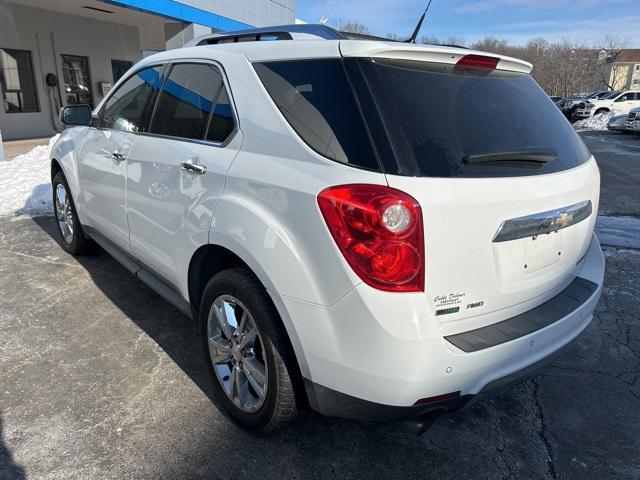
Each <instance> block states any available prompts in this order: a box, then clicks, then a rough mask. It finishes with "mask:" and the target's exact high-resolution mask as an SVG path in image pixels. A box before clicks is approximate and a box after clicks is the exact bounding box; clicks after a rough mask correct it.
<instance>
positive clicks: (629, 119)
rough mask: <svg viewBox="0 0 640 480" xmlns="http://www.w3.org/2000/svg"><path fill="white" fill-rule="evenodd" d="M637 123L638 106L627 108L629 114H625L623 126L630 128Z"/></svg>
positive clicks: (639, 109) (638, 119) (639, 117)
mask: <svg viewBox="0 0 640 480" xmlns="http://www.w3.org/2000/svg"><path fill="white" fill-rule="evenodd" d="M638 123H640V107H636V108H632V109H631V110H629V114H628V115H626V119H625V126H626V128H628V129H630V130H632V129H633V127H634V126H636V124H638Z"/></svg>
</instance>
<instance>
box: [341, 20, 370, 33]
mask: <svg viewBox="0 0 640 480" xmlns="http://www.w3.org/2000/svg"><path fill="white" fill-rule="evenodd" d="M335 28H336V30H339V31H341V32H349V33H358V34H361V35H369V34H370V32H369V27H367V26H366V25H365V24H364V23H359V22H346V23H345V22H343V21H342V20H340V19H338V20H337V21H336V25H335Z"/></svg>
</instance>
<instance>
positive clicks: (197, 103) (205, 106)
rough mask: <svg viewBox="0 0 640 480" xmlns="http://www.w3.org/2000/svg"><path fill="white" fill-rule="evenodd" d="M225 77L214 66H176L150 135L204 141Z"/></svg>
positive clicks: (163, 94)
mask: <svg viewBox="0 0 640 480" xmlns="http://www.w3.org/2000/svg"><path fill="white" fill-rule="evenodd" d="M222 85H223V82H222V75H221V74H220V72H219V71H218V70H217V69H216V68H215V67H214V66H213V65H205V64H187V63H184V64H177V65H174V66H173V67H172V69H171V72H170V73H169V76H168V78H167V80H166V82H165V84H164V86H163V87H162V92H160V96H159V98H158V102H157V104H156V108H155V112H154V114H153V119H152V121H151V126H150V128H149V132H150V133H155V134H158V135H167V136H170V137H179V138H187V139H194V140H203V139H204V134H205V131H206V129H207V125H208V122H209V117H210V114H211V112H212V110H213V107H214V105H215V100H216V98H217V97H218V94H219V93H220V90H221V88H222Z"/></svg>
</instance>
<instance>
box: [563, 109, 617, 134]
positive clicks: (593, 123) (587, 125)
mask: <svg viewBox="0 0 640 480" xmlns="http://www.w3.org/2000/svg"><path fill="white" fill-rule="evenodd" d="M616 115H619V113H618V112H606V113H599V114H598V115H594V116H593V117H589V118H585V119H583V120H578V121H577V122H576V123H574V124H573V126H574V127H575V128H576V129H578V130H606V129H607V123H609V120H611V119H612V118H613V117H615V116H616Z"/></svg>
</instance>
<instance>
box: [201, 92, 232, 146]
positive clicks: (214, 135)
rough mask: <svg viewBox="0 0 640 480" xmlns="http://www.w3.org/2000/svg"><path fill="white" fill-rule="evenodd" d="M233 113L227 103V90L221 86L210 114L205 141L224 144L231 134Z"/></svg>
mask: <svg viewBox="0 0 640 480" xmlns="http://www.w3.org/2000/svg"><path fill="white" fill-rule="evenodd" d="M233 129H234V124H233V113H232V112H231V104H230V103H229V95H227V89H226V88H225V87H224V85H222V87H221V89H220V93H219V94H218V99H217V100H216V106H215V107H214V108H213V113H212V114H211V121H210V123H209V130H208V131H207V140H209V141H211V142H224V141H225V140H226V138H227V137H228V136H229V135H231V132H233Z"/></svg>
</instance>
